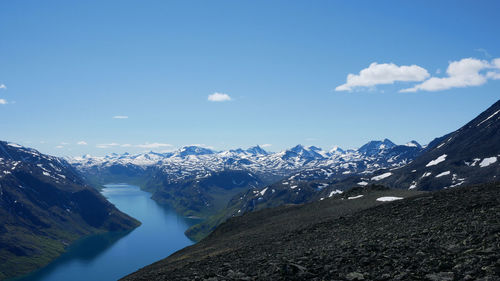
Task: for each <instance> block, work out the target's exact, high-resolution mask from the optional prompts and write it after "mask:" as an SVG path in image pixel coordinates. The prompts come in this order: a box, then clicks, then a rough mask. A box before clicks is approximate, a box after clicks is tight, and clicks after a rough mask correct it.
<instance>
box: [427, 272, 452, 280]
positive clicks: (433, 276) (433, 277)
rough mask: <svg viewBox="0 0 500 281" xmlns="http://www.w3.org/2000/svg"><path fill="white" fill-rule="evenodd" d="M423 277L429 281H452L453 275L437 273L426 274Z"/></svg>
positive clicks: (450, 273)
mask: <svg viewBox="0 0 500 281" xmlns="http://www.w3.org/2000/svg"><path fill="white" fill-rule="evenodd" d="M425 277H426V278H427V280H430V281H453V279H454V278H455V274H454V273H453V272H439V273H431V274H427V275H425Z"/></svg>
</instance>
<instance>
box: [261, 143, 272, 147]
mask: <svg viewBox="0 0 500 281" xmlns="http://www.w3.org/2000/svg"><path fill="white" fill-rule="evenodd" d="M270 146H272V144H270V143H265V144H261V145H260V147H270Z"/></svg>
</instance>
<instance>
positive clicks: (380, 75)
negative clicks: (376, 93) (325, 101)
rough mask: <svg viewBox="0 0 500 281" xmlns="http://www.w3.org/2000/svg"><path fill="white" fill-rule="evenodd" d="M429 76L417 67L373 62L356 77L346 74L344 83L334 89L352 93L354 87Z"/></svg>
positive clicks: (415, 79) (421, 79) (423, 78)
mask: <svg viewBox="0 0 500 281" xmlns="http://www.w3.org/2000/svg"><path fill="white" fill-rule="evenodd" d="M429 76H430V74H429V72H427V70H426V69H424V68H422V67H420V66H418V65H409V66H408V65H402V66H397V65H395V64H394V63H382V64H378V63H376V62H374V63H372V64H370V66H369V67H368V68H365V69H362V70H361V71H360V72H359V74H357V75H356V74H348V75H347V81H346V83H345V84H342V85H340V86H338V87H336V88H335V91H352V89H353V88H355V87H373V86H376V85H381V84H394V82H398V81H400V82H412V81H413V82H415V81H423V80H425V79H426V78H428V77H429Z"/></svg>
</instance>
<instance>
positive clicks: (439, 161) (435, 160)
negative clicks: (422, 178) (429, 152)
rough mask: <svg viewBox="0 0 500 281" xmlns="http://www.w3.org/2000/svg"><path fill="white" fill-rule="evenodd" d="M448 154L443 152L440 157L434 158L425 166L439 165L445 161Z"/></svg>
mask: <svg viewBox="0 0 500 281" xmlns="http://www.w3.org/2000/svg"><path fill="white" fill-rule="evenodd" d="M446 156H448V155H446V154H443V155H441V156H439V157H438V158H436V159H434V160H432V161H431V162H429V163H427V165H425V167H430V166H434V165H437V164H439V163H441V162H443V161H444V160H446Z"/></svg>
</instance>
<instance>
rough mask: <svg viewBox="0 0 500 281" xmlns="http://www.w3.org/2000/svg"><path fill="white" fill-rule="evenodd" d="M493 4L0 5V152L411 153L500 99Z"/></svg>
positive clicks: (499, 43)
mask: <svg viewBox="0 0 500 281" xmlns="http://www.w3.org/2000/svg"><path fill="white" fill-rule="evenodd" d="M498 11H500V2H499V1H481V0H477V1H411V2H410V1H320V0H315V1H289V0H287V1H275V0H271V1H243V0H242V1H184V0H183V1H153V0H151V1H127V0H120V1H102V0H99V1H93V0H86V1H62V0H61V1H52V0H47V1H1V0H0V120H1V121H0V140H5V141H10V142H15V143H19V144H22V145H24V146H29V147H33V148H36V149H38V150H40V151H41V152H44V153H48V154H52V155H57V156H78V155H82V154H91V155H105V154H108V153H111V152H116V153H123V152H126V151H128V152H131V153H138V152H142V151H149V150H154V151H168V150H175V149H177V148H179V147H181V146H183V145H191V144H198V145H203V146H207V147H211V148H213V149H216V150H224V149H231V148H237V147H243V148H246V147H249V146H253V145H257V144H259V145H262V146H264V147H265V149H267V150H270V151H280V150H282V149H286V148H289V147H292V146H294V145H296V144H303V145H316V146H319V147H322V148H323V149H330V148H332V147H333V146H334V145H338V146H340V147H342V148H356V147H359V146H361V145H363V144H364V143H366V142H368V141H370V140H374V139H383V138H389V139H391V140H392V141H394V142H395V143H399V144H403V143H406V142H408V141H410V140H416V141H418V142H420V143H421V144H426V143H428V142H430V141H431V140H432V139H434V138H435V137H439V136H442V135H444V134H446V133H449V132H451V131H454V130H456V129H458V128H459V127H461V126H462V125H464V124H465V123H467V122H468V121H470V120H471V119H473V118H474V117H475V116H476V115H478V114H479V113H481V112H482V111H484V110H485V109H487V108H488V107H489V106H490V105H492V104H493V103H494V102H496V101H497V100H498V99H499V98H500V60H499V59H498V58H500V36H498V35H499V31H498V30H500V17H498Z"/></svg>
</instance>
